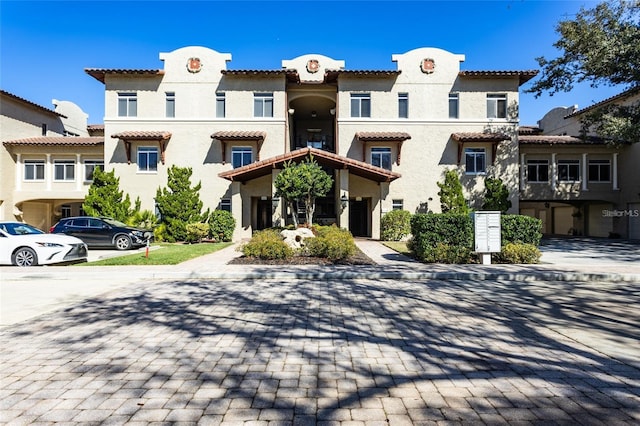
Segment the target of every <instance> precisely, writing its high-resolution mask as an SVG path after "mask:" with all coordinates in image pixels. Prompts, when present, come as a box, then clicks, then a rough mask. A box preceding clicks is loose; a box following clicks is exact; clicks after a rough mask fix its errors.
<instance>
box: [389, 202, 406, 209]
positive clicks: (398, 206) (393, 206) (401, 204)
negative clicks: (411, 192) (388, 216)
mask: <svg viewBox="0 0 640 426" xmlns="http://www.w3.org/2000/svg"><path fill="white" fill-rule="evenodd" d="M391 209H392V210H403V209H404V200H391Z"/></svg>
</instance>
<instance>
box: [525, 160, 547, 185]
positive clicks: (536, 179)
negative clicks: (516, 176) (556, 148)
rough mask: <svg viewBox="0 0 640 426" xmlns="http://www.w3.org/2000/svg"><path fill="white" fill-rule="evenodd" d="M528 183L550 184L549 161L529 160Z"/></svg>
mask: <svg viewBox="0 0 640 426" xmlns="http://www.w3.org/2000/svg"><path fill="white" fill-rule="evenodd" d="M527 182H532V183H541V182H549V161H547V160H527Z"/></svg>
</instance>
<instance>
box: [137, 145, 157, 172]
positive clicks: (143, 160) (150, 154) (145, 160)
mask: <svg viewBox="0 0 640 426" xmlns="http://www.w3.org/2000/svg"><path fill="white" fill-rule="evenodd" d="M137 158H138V171H139V172H156V171H158V148H157V147H155V146H139V147H138V155H137Z"/></svg>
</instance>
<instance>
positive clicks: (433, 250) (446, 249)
mask: <svg viewBox="0 0 640 426" xmlns="http://www.w3.org/2000/svg"><path fill="white" fill-rule="evenodd" d="M419 259H420V260H421V261H423V262H426V263H470V262H471V249H470V248H469V247H462V246H456V245H450V244H445V243H436V245H435V246H433V247H429V248H427V249H425V250H423V251H422V253H421V255H420V258H419Z"/></svg>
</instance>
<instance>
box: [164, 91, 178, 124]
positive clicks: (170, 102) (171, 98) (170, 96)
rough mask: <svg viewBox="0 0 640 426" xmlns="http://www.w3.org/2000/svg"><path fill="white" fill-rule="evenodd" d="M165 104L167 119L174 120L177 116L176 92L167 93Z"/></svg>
mask: <svg viewBox="0 0 640 426" xmlns="http://www.w3.org/2000/svg"><path fill="white" fill-rule="evenodd" d="M165 104H166V116H167V118H174V117H175V116H176V94H175V93H174V92H167V93H166V97H165Z"/></svg>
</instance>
